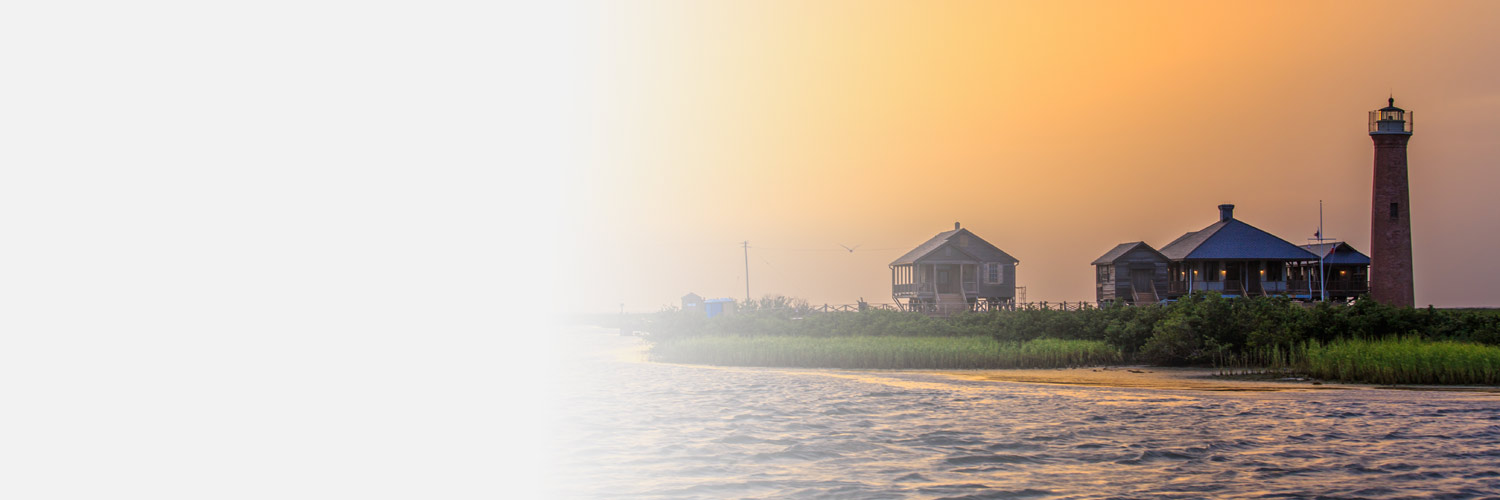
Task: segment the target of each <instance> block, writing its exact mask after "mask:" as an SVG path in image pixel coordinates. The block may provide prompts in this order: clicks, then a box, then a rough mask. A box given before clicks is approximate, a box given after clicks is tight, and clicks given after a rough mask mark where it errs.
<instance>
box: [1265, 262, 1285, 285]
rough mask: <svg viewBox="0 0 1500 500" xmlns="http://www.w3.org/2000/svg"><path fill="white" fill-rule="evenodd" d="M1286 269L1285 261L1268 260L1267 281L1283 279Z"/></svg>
mask: <svg viewBox="0 0 1500 500" xmlns="http://www.w3.org/2000/svg"><path fill="white" fill-rule="evenodd" d="M1285 269H1286V263H1285V262H1267V263H1266V270H1265V271H1263V272H1264V273H1266V275H1265V281H1282V276H1281V275H1282V272H1283V271H1285Z"/></svg>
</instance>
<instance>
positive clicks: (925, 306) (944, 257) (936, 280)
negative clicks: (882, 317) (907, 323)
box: [890, 222, 1020, 314]
mask: <svg viewBox="0 0 1500 500" xmlns="http://www.w3.org/2000/svg"><path fill="white" fill-rule="evenodd" d="M1017 264H1020V261H1019V260H1016V258H1015V257H1012V256H1011V255H1010V254H1008V253H1005V251H1003V250H1001V249H1000V248H999V247H996V246H995V245H992V244H990V242H988V241H985V240H984V239H983V238H980V237H979V236H978V235H976V234H974V233H972V232H970V231H969V230H968V229H963V228H962V227H961V226H960V225H959V223H957V222H955V223H953V230H952V231H944V232H941V233H938V234H937V236H933V237H932V238H931V239H928V240H927V241H926V242H924V243H922V244H921V245H918V246H917V247H916V248H913V249H912V250H911V251H909V252H906V254H905V255H902V256H901V257H899V258H897V259H896V260H895V261H892V262H891V264H890V268H891V298H892V299H894V300H895V302H896V303H897V304H900V305H901V306H902V307H903V308H904V309H907V310H912V311H924V312H930V313H937V314H950V313H952V312H956V311H959V310H971V309H976V308H979V309H990V308H996V307H1009V306H1011V305H1014V303H1015V298H1016V265H1017Z"/></svg>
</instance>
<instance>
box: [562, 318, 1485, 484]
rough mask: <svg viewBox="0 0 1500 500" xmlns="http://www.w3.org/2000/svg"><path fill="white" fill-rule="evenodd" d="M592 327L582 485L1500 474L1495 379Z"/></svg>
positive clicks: (579, 450) (568, 444)
mask: <svg viewBox="0 0 1500 500" xmlns="http://www.w3.org/2000/svg"><path fill="white" fill-rule="evenodd" d="M572 341H573V340H570V342H572ZM576 341H577V343H576V344H574V347H575V348H576V350H574V351H569V352H573V353H574V354H577V356H576V357H575V358H574V359H575V360H576V362H575V363H572V364H570V365H569V367H568V369H567V370H566V373H565V374H564V376H565V377H568V378H570V381H571V382H573V384H571V385H567V386H565V387H564V389H565V391H564V394H563V395H562V396H563V397H562V400H561V402H560V403H561V404H560V405H559V406H558V409H559V412H558V417H559V421H558V423H559V428H560V429H561V430H562V432H561V433H559V434H558V436H557V438H558V445H557V446H556V449H557V450H559V462H558V469H557V470H558V471H559V473H558V475H557V477H559V478H567V479H565V480H562V481H560V482H559V483H558V489H559V491H563V492H569V493H571V494H573V495H575V496H576V497H580V498H593V497H601V496H615V497H621V496H623V497H631V496H640V497H654V498H724V497H750V498H784V497H799V496H820V495H828V496H845V497H850V498H864V497H873V496H882V497H889V498H916V499H936V498H964V497H973V496H976V495H978V496H993V497H1012V496H1016V497H1028V498H1031V497H1036V498H1115V497H1153V496H1162V495H1168V496H1177V497H1182V498H1190V497H1198V498H1202V497H1245V496H1253V495H1283V496H1286V495H1290V496H1298V495H1302V496H1311V495H1315V494H1322V495H1330V496H1344V497H1361V498H1405V497H1410V496H1417V495H1422V494H1426V493H1432V492H1455V491H1461V492H1465V494H1473V495H1471V496H1483V495H1481V494H1478V493H1480V492H1484V491H1500V474H1496V475H1492V476H1491V475H1485V474H1484V473H1483V471H1484V470H1485V469H1486V468H1488V465H1487V464H1492V463H1493V461H1494V458H1495V457H1500V439H1496V431H1495V429H1497V428H1500V427H1496V426H1495V425H1494V423H1495V422H1500V420H1496V418H1495V417H1493V411H1492V410H1493V407H1494V405H1493V400H1494V399H1495V398H1496V394H1495V393H1493V392H1436V391H1432V392H1396V391H1384V390H1379V389H1382V388H1379V387H1374V386H1355V385H1337V384H1325V385H1322V386H1313V385H1312V384H1311V382H1305V381H1303V382H1294V381H1287V382H1281V381H1244V380H1223V379H1215V378H1211V377H1210V375H1212V374H1213V372H1212V370H1202V369H1197V370H1193V369H1188V370H1180V369H1162V368H1154V367H1123V368H1114V367H1111V368H1083V369H1072V370H984V371H897V370H889V371H887V370H863V371H862V370H834V369H801V368H759V367H713V366H701V365H677V364H665V363H652V362H646V356H645V345H644V342H642V341H641V339H636V338H622V337H619V336H617V335H608V336H592V337H589V338H580V339H576ZM591 343H592V345H594V346H596V347H597V349H596V350H594V351H592V352H586V351H588V349H587V347H588V346H589V345H590V344H591Z"/></svg>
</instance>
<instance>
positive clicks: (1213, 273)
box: [1203, 261, 1219, 281]
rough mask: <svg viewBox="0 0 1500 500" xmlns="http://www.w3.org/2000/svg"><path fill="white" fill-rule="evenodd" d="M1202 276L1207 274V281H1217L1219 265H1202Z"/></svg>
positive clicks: (1208, 263) (1205, 263)
mask: <svg viewBox="0 0 1500 500" xmlns="http://www.w3.org/2000/svg"><path fill="white" fill-rule="evenodd" d="M1203 274H1207V275H1208V276H1207V277H1206V279H1207V280H1208V281H1219V263H1218V262H1214V261H1209V262H1204V263H1203Z"/></svg>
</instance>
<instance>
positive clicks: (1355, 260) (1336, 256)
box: [1302, 241, 1370, 264]
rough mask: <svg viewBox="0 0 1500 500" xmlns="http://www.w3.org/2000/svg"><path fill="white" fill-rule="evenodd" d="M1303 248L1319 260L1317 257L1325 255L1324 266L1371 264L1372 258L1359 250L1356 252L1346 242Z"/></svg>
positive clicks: (1318, 244) (1304, 246)
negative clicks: (1330, 252) (1331, 251)
mask: <svg viewBox="0 0 1500 500" xmlns="http://www.w3.org/2000/svg"><path fill="white" fill-rule="evenodd" d="M1302 248H1305V249H1307V251H1309V252H1312V253H1313V256H1314V257H1313V258H1317V256H1319V255H1325V256H1326V257H1323V263H1324V264H1369V263H1370V257H1369V256H1367V255H1365V254H1363V253H1360V252H1359V250H1355V249H1354V247H1353V246H1352V245H1350V244H1348V243H1345V242H1342V241H1339V242H1334V243H1317V244H1312V245H1302ZM1330 249H1332V250H1333V253H1332V254H1329V250H1330Z"/></svg>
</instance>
